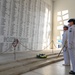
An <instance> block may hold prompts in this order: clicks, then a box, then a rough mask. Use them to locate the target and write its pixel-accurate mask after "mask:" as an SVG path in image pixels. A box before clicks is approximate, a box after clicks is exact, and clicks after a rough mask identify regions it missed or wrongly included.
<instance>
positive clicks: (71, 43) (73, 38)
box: [68, 25, 75, 48]
mask: <svg viewBox="0 0 75 75" xmlns="http://www.w3.org/2000/svg"><path fill="white" fill-rule="evenodd" d="M68 48H75V25H72V26H71V27H69V30H68Z"/></svg>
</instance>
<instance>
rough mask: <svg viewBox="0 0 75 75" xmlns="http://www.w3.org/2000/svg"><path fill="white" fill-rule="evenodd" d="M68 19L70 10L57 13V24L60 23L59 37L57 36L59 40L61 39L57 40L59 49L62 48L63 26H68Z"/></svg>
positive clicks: (58, 26) (58, 27)
mask: <svg viewBox="0 0 75 75" xmlns="http://www.w3.org/2000/svg"><path fill="white" fill-rule="evenodd" d="M68 19H69V11H68V10H63V11H59V12H57V22H58V25H57V31H58V35H57V38H58V37H60V38H59V39H57V47H58V48H60V47H61V43H62V42H61V41H62V34H63V26H64V25H68Z"/></svg>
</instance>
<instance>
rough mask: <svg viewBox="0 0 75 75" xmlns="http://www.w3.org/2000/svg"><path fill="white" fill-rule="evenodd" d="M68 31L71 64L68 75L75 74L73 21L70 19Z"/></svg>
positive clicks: (74, 27) (74, 29) (74, 20)
mask: <svg viewBox="0 0 75 75" xmlns="http://www.w3.org/2000/svg"><path fill="white" fill-rule="evenodd" d="M68 22H69V30H68V49H69V56H70V60H71V64H72V70H71V71H70V72H69V74H75V19H70V20H69V21H68Z"/></svg>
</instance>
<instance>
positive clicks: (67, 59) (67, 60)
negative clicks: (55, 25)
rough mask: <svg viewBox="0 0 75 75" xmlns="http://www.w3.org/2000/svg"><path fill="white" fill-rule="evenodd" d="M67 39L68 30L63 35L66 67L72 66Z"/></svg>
mask: <svg viewBox="0 0 75 75" xmlns="http://www.w3.org/2000/svg"><path fill="white" fill-rule="evenodd" d="M67 37H68V30H66V31H64V33H63V39H62V46H63V47H64V48H63V56H64V62H65V65H70V58H69V51H68V47H67V39H68V38H67Z"/></svg>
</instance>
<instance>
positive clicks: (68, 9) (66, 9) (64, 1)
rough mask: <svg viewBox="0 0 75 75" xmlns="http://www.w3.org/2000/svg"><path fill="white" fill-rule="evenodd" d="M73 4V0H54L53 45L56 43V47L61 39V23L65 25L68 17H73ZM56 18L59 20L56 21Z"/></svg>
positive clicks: (74, 0)
mask: <svg viewBox="0 0 75 75" xmlns="http://www.w3.org/2000/svg"><path fill="white" fill-rule="evenodd" d="M74 5H75V0H56V1H54V8H53V10H54V14H53V40H54V42H55V45H57V47H58V45H59V43H60V42H61V39H62V38H61V37H62V35H61V33H62V27H63V25H67V21H68V19H70V18H75V7H74ZM60 12H61V14H60ZM60 16H61V19H60ZM58 19H59V20H60V21H58ZM58 27H59V28H58Z"/></svg>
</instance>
